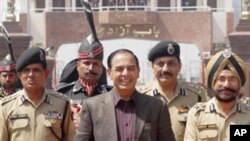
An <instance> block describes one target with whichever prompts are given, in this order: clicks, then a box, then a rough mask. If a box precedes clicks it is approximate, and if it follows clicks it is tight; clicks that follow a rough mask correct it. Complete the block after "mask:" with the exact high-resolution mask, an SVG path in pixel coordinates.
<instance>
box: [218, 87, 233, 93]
mask: <svg viewBox="0 0 250 141" xmlns="http://www.w3.org/2000/svg"><path fill="white" fill-rule="evenodd" d="M223 91H230V92H232V93H236V92H237V91H236V90H234V89H231V88H222V89H219V90H218V92H223Z"/></svg>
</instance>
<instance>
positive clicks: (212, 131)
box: [184, 98, 250, 141]
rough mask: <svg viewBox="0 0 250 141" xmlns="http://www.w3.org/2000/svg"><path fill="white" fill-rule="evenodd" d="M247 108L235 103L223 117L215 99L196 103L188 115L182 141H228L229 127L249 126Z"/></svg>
mask: <svg viewBox="0 0 250 141" xmlns="http://www.w3.org/2000/svg"><path fill="white" fill-rule="evenodd" d="M249 117H250V111H249V108H248V107H247V106H246V105H245V104H243V103H241V102H239V101H237V103H236V104H235V106H234V107H233V109H232V111H231V112H230V114H229V115H228V116H227V117H225V116H223V115H222V114H221V112H220V110H219V109H218V106H217V104H216V98H212V99H211V100H210V101H208V102H206V103H197V104H196V105H195V106H194V107H193V108H192V109H191V110H190V112H189V113H188V121H187V127H186V132H185V137H184V141H210V140H211V141H229V140H230V132H229V129H230V125H236V124H237V125H249V124H250V118H249Z"/></svg>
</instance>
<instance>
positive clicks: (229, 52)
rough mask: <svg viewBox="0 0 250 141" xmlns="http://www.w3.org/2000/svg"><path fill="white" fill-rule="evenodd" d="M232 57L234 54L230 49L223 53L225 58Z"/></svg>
mask: <svg viewBox="0 0 250 141" xmlns="http://www.w3.org/2000/svg"><path fill="white" fill-rule="evenodd" d="M231 55H232V53H231V51H230V50H229V49H225V50H224V51H223V56H224V57H225V58H230V57H231Z"/></svg>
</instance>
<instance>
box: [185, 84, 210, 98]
mask: <svg viewBox="0 0 250 141" xmlns="http://www.w3.org/2000/svg"><path fill="white" fill-rule="evenodd" d="M185 89H186V90H188V91H191V92H192V93H195V94H199V95H200V94H201V93H203V92H204V91H205V87H204V86H202V85H201V84H198V83H191V82H186V83H185Z"/></svg>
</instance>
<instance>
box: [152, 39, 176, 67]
mask: <svg viewBox="0 0 250 141" xmlns="http://www.w3.org/2000/svg"><path fill="white" fill-rule="evenodd" d="M163 56H174V57H176V58H177V59H178V60H180V47H179V45H178V44H177V43H176V42H173V41H161V42H159V43H158V44H156V45H155V46H154V47H153V48H152V49H151V50H150V52H149V54H148V60H149V61H151V62H153V61H154V60H155V59H156V58H158V57H163Z"/></svg>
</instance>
